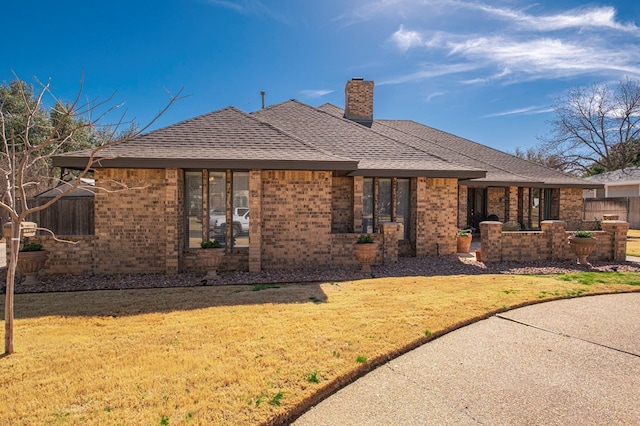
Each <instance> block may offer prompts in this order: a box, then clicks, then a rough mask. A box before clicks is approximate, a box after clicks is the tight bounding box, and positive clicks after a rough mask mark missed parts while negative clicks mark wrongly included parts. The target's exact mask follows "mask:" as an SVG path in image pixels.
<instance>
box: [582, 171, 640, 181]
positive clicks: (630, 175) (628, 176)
mask: <svg viewBox="0 0 640 426" xmlns="http://www.w3.org/2000/svg"><path fill="white" fill-rule="evenodd" d="M585 179H586V180H588V181H590V182H598V183H603V184H606V185H633V184H637V183H640V167H628V168H626V169H620V170H614V171H612V172H607V173H601V174H599V175H593V176H589V177H587V178H585Z"/></svg>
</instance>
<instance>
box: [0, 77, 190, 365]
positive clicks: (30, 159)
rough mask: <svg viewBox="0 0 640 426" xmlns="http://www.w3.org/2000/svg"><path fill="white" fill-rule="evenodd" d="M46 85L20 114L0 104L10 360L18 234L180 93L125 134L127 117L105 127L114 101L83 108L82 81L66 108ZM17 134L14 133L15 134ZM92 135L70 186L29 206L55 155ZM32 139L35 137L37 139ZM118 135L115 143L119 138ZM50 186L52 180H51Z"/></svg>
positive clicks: (115, 107) (95, 102)
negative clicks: (49, 115)
mask: <svg viewBox="0 0 640 426" xmlns="http://www.w3.org/2000/svg"><path fill="white" fill-rule="evenodd" d="M50 84H51V81H50V80H49V81H48V82H47V83H41V82H39V81H38V85H39V86H40V88H39V90H38V92H37V93H35V94H34V95H33V98H29V97H28V96H25V97H24V99H23V105H22V107H23V112H24V113H23V114H20V115H16V114H13V113H12V112H11V111H10V110H8V109H7V108H6V106H5V105H2V104H0V144H1V145H2V146H1V149H0V172H1V173H2V178H4V179H3V180H4V182H3V184H2V185H1V186H0V187H1V188H2V191H3V193H2V198H1V199H0V210H2V211H3V212H4V213H5V214H7V215H8V216H9V221H10V223H11V234H10V237H9V238H8V241H7V246H8V252H9V257H8V259H7V277H6V294H5V349H4V350H5V354H11V353H13V351H14V348H13V322H14V310H13V304H14V303H13V299H14V287H15V285H14V282H15V277H16V268H17V264H18V256H19V250H20V239H21V229H22V227H23V224H24V222H25V221H26V219H27V217H28V216H29V215H31V214H33V213H35V212H38V211H40V210H44V209H46V208H48V207H49V206H51V205H52V204H54V203H56V202H57V201H58V200H60V198H62V197H64V196H65V195H67V194H69V193H70V192H72V191H74V190H76V189H77V188H78V187H79V186H80V185H81V183H82V179H81V178H82V177H84V176H86V175H87V174H88V173H90V172H91V170H92V167H93V166H94V164H95V162H96V161H98V159H99V158H98V157H99V154H100V152H101V151H102V150H104V149H105V148H108V147H112V146H114V145H117V144H121V143H123V142H126V141H128V140H131V139H133V138H135V137H136V136H138V135H139V134H140V133H142V132H144V131H145V130H146V129H148V128H149V126H151V125H152V124H153V123H154V122H155V121H156V120H157V119H158V118H159V117H160V116H161V115H162V114H163V113H164V112H165V111H166V110H167V109H168V108H169V107H170V106H171V104H173V103H174V102H175V101H176V100H177V99H178V98H179V95H180V93H181V91H180V92H178V95H176V96H174V95H171V94H169V96H170V99H169V101H168V103H167V105H166V106H165V108H164V109H162V110H161V111H160V112H158V114H157V115H156V116H155V118H154V119H153V120H151V122H149V123H148V124H147V125H146V126H144V127H143V128H141V129H138V128H135V131H125V132H124V133H122V132H121V131H120V130H119V129H120V128H121V127H122V126H124V125H127V124H128V123H126V122H125V120H124V119H125V115H126V111H124V112H122V113H119V115H118V116H117V120H116V121H115V122H114V123H112V124H108V125H105V124H104V122H105V121H106V120H107V119H108V117H110V116H111V115H112V114H114V113H116V111H117V110H118V109H119V108H120V105H117V104H114V103H113V96H112V97H111V98H109V99H107V100H105V101H99V100H97V99H94V100H91V101H88V102H83V101H81V99H82V93H83V81H82V80H81V82H80V88H79V90H78V94H77V96H76V99H75V100H74V101H73V102H72V103H70V104H64V103H63V102H60V101H59V100H58V99H56V97H55V96H54V95H53V94H52V92H51V91H50ZM45 97H50V98H52V99H53V101H54V102H53V103H54V105H55V107H54V108H55V111H54V113H55V117H56V119H55V120H54V124H53V125H51V126H49V127H47V128H46V129H45V130H46V131H44V132H43V127H42V126H37V123H38V120H37V118H38V116H39V115H40V114H41V113H42V109H43V105H44V103H43V101H44V98H45ZM17 119H22V120H24V121H23V122H22V123H21V125H16V122H15V121H16V120H17ZM15 129H18V130H15ZM86 132H91V133H92V135H93V138H94V140H93V141H92V147H91V148H89V149H88V151H87V152H88V157H89V159H88V160H87V163H86V165H85V167H84V168H83V169H82V170H80V171H79V172H78V173H77V174H76V177H77V179H75V180H73V181H72V183H69V184H67V185H64V186H60V187H59V188H60V192H59V193H58V194H57V195H56V196H55V197H53V198H51V199H50V200H48V201H47V202H46V203H44V204H42V205H37V206H34V205H30V199H29V197H28V192H29V189H30V188H32V187H35V186H37V185H38V184H39V183H41V182H43V181H46V182H52V176H51V174H50V170H51V169H50V167H49V164H50V160H51V157H52V156H54V155H58V154H60V153H62V152H68V151H70V149H69V147H71V150H73V149H74V148H75V149H77V148H76V147H78V140H79V137H80V135H82V136H83V137H85V136H86ZM36 135H37V136H36ZM118 135H120V137H118ZM53 182H55V179H53Z"/></svg>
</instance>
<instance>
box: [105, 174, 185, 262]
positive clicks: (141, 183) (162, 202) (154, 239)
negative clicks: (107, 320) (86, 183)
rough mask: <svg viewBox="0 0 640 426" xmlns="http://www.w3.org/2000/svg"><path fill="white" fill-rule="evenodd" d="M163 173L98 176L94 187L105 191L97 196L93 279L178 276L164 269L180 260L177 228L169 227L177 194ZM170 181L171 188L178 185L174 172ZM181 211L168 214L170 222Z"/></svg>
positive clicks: (172, 225)
mask: <svg viewBox="0 0 640 426" xmlns="http://www.w3.org/2000/svg"><path fill="white" fill-rule="evenodd" d="M165 173H166V171H165V170H164V169H98V170H96V173H95V178H96V187H99V188H104V190H99V191H96V195H95V215H96V217H95V229H96V242H95V254H94V258H95V259H96V265H95V272H96V273H111V272H113V271H117V272H120V273H130V272H131V273H133V272H149V273H166V272H177V265H176V264H175V263H172V267H173V268H175V270H174V269H171V270H168V269H167V262H166V261H167V257H166V256H167V253H172V255H173V256H175V258H176V259H177V257H178V254H177V237H176V233H177V232H178V230H179V228H178V226H177V223H178V222H177V221H175V220H173V221H172V222H171V223H168V222H167V208H168V207H169V206H168V205H167V204H169V205H173V206H174V207H175V203H176V202H177V201H178V194H177V190H176V189H174V190H173V191H172V190H170V189H169V188H167V186H168V182H167V179H166V176H165ZM171 180H172V183H171V185H172V186H174V185H176V184H177V181H178V178H177V173H175V171H174V173H172V177H171ZM168 194H171V198H170V199H169V201H168V202H167V196H168ZM179 210H180V209H175V208H174V209H173V210H172V211H171V215H173V219H175V217H176V216H178V215H180V213H181V212H180V211H179ZM168 229H170V232H169V233H168V232H167V230H168ZM168 234H169V235H168ZM169 239H170V240H171V243H170V244H169V243H168V241H169ZM174 241H175V242H174Z"/></svg>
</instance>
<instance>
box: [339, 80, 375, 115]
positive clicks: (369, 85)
mask: <svg viewBox="0 0 640 426" xmlns="http://www.w3.org/2000/svg"><path fill="white" fill-rule="evenodd" d="M344 97H345V100H344V117H345V118H347V119H349V120H352V121H355V122H356V123H360V124H362V125H364V126H367V127H371V124H372V123H373V81H364V80H363V79H362V78H361V77H360V78H353V79H351V80H349V81H347V85H346V86H345V88H344Z"/></svg>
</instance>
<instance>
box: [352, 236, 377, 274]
mask: <svg viewBox="0 0 640 426" xmlns="http://www.w3.org/2000/svg"><path fill="white" fill-rule="evenodd" d="M353 253H354V254H355V255H356V259H358V262H360V268H361V270H362V272H364V273H367V274H368V273H371V264H372V263H373V261H374V260H376V254H378V243H376V242H373V243H365V244H358V243H353Z"/></svg>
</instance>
